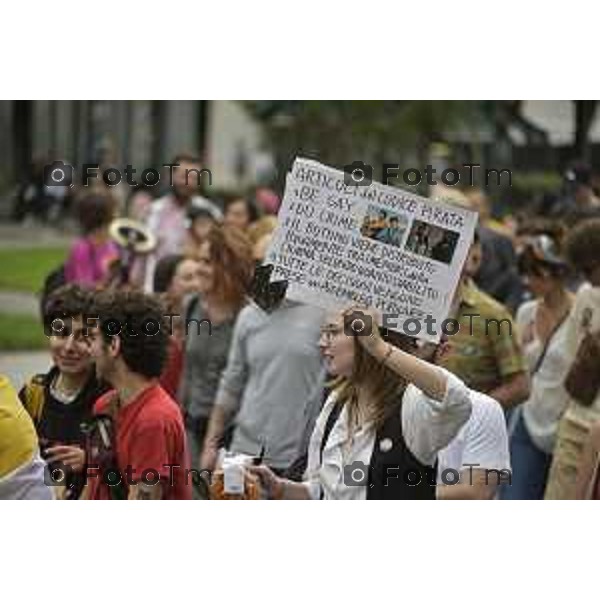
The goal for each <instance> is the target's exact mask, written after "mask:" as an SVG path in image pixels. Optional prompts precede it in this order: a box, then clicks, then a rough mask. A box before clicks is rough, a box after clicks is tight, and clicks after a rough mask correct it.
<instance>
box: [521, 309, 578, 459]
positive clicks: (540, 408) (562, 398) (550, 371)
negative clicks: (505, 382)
mask: <svg viewBox="0 0 600 600" xmlns="http://www.w3.org/2000/svg"><path fill="white" fill-rule="evenodd" d="M538 306H539V300H531V301H530V302H525V304H523V305H522V306H521V307H520V308H519V310H518V312H517V325H518V327H519V331H521V332H522V331H524V330H525V329H526V328H531V327H535V318H536V313H537V309H538ZM568 320H569V319H568V318H567V319H565V321H564V322H563V323H562V324H561V325H560V327H559V328H558V329H557V330H556V331H555V332H554V334H553V336H552V339H551V340H550V342H549V345H548V349H547V350H546V355H545V357H544V360H543V361H542V364H541V365H540V366H539V368H538V370H537V372H536V373H535V374H533V375H532V378H531V392H530V395H529V399H528V400H527V402H525V404H523V419H524V421H525V425H526V427H527V431H528V432H529V435H530V436H531V439H532V441H533V443H534V444H535V445H536V446H537V447H538V448H539V449H540V450H542V451H543V452H546V454H552V451H553V449H554V441H555V438H556V429H557V427H558V422H559V420H560V418H561V416H562V414H563V413H564V411H565V409H566V407H567V404H568V403H569V394H567V391H566V390H565V388H564V386H563V382H564V379H565V376H566V374H567V372H568V370H569V367H570V366H571V361H572V357H570V356H569V355H568V353H567V352H565V349H566V339H567V331H568V327H567V324H568ZM534 331H535V329H534ZM542 350H543V345H542V343H541V341H540V339H539V338H538V337H537V335H534V336H533V338H532V339H531V341H529V342H525V341H524V343H523V353H524V355H525V358H526V360H527V362H528V365H529V371H530V372H531V371H533V369H534V367H535V365H536V363H537V362H538V359H539V357H540V355H541V353H542Z"/></svg>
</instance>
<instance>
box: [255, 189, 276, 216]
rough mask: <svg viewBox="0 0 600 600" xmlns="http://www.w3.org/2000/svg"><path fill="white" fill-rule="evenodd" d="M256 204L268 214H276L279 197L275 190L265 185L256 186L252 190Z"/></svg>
mask: <svg viewBox="0 0 600 600" xmlns="http://www.w3.org/2000/svg"><path fill="white" fill-rule="evenodd" d="M254 198H255V201H256V205H257V206H258V208H259V209H260V210H262V211H263V212H265V213H266V214H268V215H276V214H277V213H278V212H279V207H280V205H281V198H280V197H279V196H278V195H277V194H276V193H275V191H274V190H273V189H272V188H270V187H268V186H265V185H261V186H258V187H257V188H256V190H255V191H254Z"/></svg>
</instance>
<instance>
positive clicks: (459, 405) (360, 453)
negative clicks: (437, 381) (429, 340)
mask: <svg viewBox="0 0 600 600" xmlns="http://www.w3.org/2000/svg"><path fill="white" fill-rule="evenodd" d="M437 368H438V369H441V370H442V371H444V373H445V374H446V376H447V378H448V379H447V386H446V393H445V396H444V398H443V400H441V401H438V400H434V399H433V398H430V397H429V396H427V395H426V394H425V393H423V392H422V391H421V390H420V389H418V388H417V387H415V386H414V385H412V384H409V385H408V386H407V387H406V390H405V392H404V396H403V398H402V413H401V414H402V431H403V435H404V440H405V443H406V446H407V447H408V449H409V450H410V451H411V452H412V453H413V454H414V456H415V458H416V459H417V460H419V461H420V462H422V463H423V464H425V465H433V464H434V463H435V458H436V455H437V453H438V451H439V450H440V449H441V448H443V447H444V446H446V445H447V444H448V442H449V441H450V440H451V439H452V438H453V437H454V436H455V435H456V434H457V432H458V431H459V429H460V428H461V427H462V426H463V425H464V424H465V423H466V422H467V420H468V418H469V415H470V413H471V401H470V399H469V390H468V388H467V387H466V386H465V384H464V383H463V382H462V381H461V380H460V379H458V377H456V376H455V375H453V374H452V373H450V372H448V371H446V370H445V369H442V367H437ZM334 403H335V392H333V393H331V394H330V395H329V397H328V398H327V400H326V401H325V405H324V406H323V410H322V411H321V414H320V415H319V418H318V419H317V422H316V424H315V429H314V431H313V434H312V436H311V439H310V444H309V449H308V467H307V470H306V478H305V479H306V481H305V485H307V486H308V488H309V492H310V496H311V498H312V499H313V500H318V499H319V498H320V493H321V489H323V496H324V499H325V500H365V499H366V497H367V488H366V485H360V486H352V485H346V484H345V483H344V466H349V465H351V464H352V463H354V462H355V461H360V462H362V463H363V464H364V465H366V466H368V465H369V463H370V462H371V455H372V454H373V449H374V448H373V447H374V445H375V439H376V432H375V430H374V429H373V428H372V427H364V428H361V429H359V430H358V431H356V432H355V433H354V436H353V438H352V440H351V441H350V443H348V442H349V439H348V438H349V429H348V413H347V406H344V407H343V409H342V411H341V413H340V415H339V417H338V419H337V421H336V422H335V425H334V426H333V428H332V430H331V433H330V434H329V437H328V439H327V443H326V445H325V448H324V449H323V462H322V463H321V460H320V458H321V457H320V451H321V441H322V439H323V433H324V430H325V424H326V423H327V418H328V417H329V413H330V412H331V410H332V408H333V405H334ZM347 447H349V451H348V453H347V455H346V454H345V453H344V451H345V449H346V448H347Z"/></svg>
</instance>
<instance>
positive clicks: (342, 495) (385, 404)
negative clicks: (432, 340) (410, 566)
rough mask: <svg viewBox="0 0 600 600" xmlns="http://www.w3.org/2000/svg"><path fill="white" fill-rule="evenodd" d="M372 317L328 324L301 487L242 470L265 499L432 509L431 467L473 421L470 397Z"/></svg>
mask: <svg viewBox="0 0 600 600" xmlns="http://www.w3.org/2000/svg"><path fill="white" fill-rule="evenodd" d="M387 340H388V341H386V340H384V339H383V338H382V337H381V335H380V333H379V328H378V327H377V326H376V325H375V318H374V315H373V314H370V313H368V312H367V313H366V314H365V313H363V312H361V311H358V310H349V311H345V312H343V313H340V314H337V315H332V316H331V317H329V318H328V319H327V320H326V322H325V323H324V325H323V327H322V330H321V338H320V342H319V345H320V348H321V352H322V354H323V357H324V358H325V361H326V364H327V367H328V370H329V372H330V373H331V374H332V375H334V376H336V377H337V380H336V382H335V384H336V385H335V387H334V389H333V391H332V393H331V394H330V395H329V397H328V399H327V400H326V402H325V405H324V407H323V410H322V412H321V414H320V416H319V418H318V420H317V423H316V425H315V429H314V431H313V434H312V437H311V441H310V446H309V456H308V469H307V472H306V475H307V477H306V480H305V481H304V482H302V483H295V482H291V481H288V480H285V479H282V478H279V477H277V476H276V475H275V474H274V473H273V472H272V471H270V470H269V469H268V468H267V467H265V466H256V467H250V469H251V470H252V471H253V472H254V473H256V474H257V475H258V476H259V477H260V478H261V481H262V484H263V486H264V487H265V488H266V491H267V493H268V495H269V497H270V498H276V499H319V498H324V499H328V500H361V499H367V500H375V499H389V500H405V499H406V500H409V499H431V500H433V499H435V481H436V473H435V461H436V455H437V453H438V451H439V450H441V449H442V448H444V447H445V446H447V445H448V443H449V442H450V441H451V440H452V439H453V437H454V436H455V435H456V434H457V433H458V431H459V430H460V428H461V427H462V425H464V424H465V423H466V421H467V420H468V418H469V415H470V413H471V401H470V399H469V390H468V388H467V387H466V386H465V385H464V384H463V383H462V381H461V380H460V379H458V378H457V377H455V376H454V375H452V374H451V373H449V372H448V371H446V370H445V369H443V368H441V367H438V366H434V365H431V364H429V363H427V362H424V361H422V360H420V359H419V358H417V357H416V356H414V355H413V353H414V345H413V343H414V340H411V339H410V338H407V337H405V336H401V335H399V334H394V333H393V332H390V333H389V336H388V337H387Z"/></svg>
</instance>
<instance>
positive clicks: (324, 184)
mask: <svg viewBox="0 0 600 600" xmlns="http://www.w3.org/2000/svg"><path fill="white" fill-rule="evenodd" d="M345 175H346V174H345V173H344V172H343V171H339V170H337V169H332V168H330V167H327V166H325V165H322V164H320V163H318V162H315V161H312V160H307V159H296V161H295V162H294V165H293V167H292V170H291V172H290V173H289V174H288V176H287V180H286V189H285V196H284V199H283V202H282V205H281V209H280V211H279V215H278V219H279V224H278V227H277V230H276V231H275V234H274V237H273V241H272V243H271V246H270V248H269V251H268V253H267V257H266V262H267V263H270V264H272V265H273V270H272V272H271V276H270V281H271V282H275V281H286V282H287V293H286V297H287V298H290V299H291V300H297V301H299V302H304V303H307V304H314V305H316V306H319V307H322V308H327V309H333V308H341V307H346V306H348V305H350V304H353V303H356V304H359V305H364V306H368V307H374V308H376V309H377V310H379V311H380V312H381V313H383V315H384V325H385V326H386V327H388V328H389V329H394V330H396V331H401V332H402V333H406V334H408V335H413V336H415V337H419V338H421V339H425V340H428V341H438V340H439V338H440V336H441V333H442V322H443V321H444V319H446V317H447V316H448V313H449V310H450V307H451V303H452V298H453V295H454V291H455V288H456V286H457V284H458V281H459V277H460V273H461V270H462V268H463V264H464V262H465V259H466V257H467V254H468V251H469V247H470V245H471V242H472V240H473V235H474V230H475V226H476V223H477V214H476V213H475V212H472V211H469V210H465V209H463V208H459V207H454V206H450V205H447V204H445V203H443V202H441V201H439V200H431V199H428V198H422V197H420V196H417V195H415V194H411V193H410V192H406V191H404V190H401V189H398V188H394V187H391V186H386V185H383V184H380V183H377V182H371V183H369V182H367V185H355V184H353V183H352V181H351V180H350V178H349V177H348V176H347V175H346V177H345ZM425 319H428V322H426V321H425ZM418 324H420V327H417V325H418ZM417 329H418V331H417Z"/></svg>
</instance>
